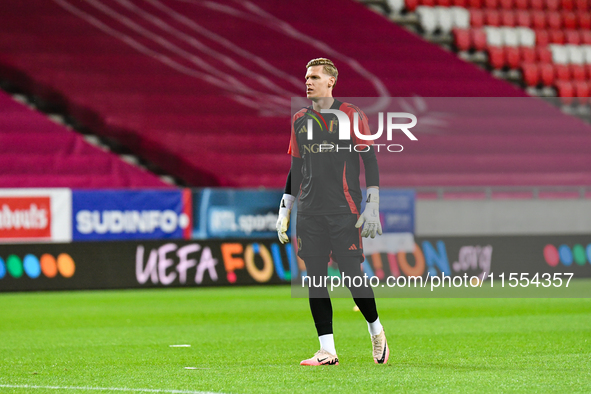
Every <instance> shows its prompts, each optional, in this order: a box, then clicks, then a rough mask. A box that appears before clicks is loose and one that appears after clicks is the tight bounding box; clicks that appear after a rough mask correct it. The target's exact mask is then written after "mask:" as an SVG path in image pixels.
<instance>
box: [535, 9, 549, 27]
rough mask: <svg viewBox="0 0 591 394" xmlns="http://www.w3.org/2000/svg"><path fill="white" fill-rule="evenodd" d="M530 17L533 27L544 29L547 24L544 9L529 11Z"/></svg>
mask: <svg viewBox="0 0 591 394" xmlns="http://www.w3.org/2000/svg"><path fill="white" fill-rule="evenodd" d="M531 19H532V27H533V28H534V29H545V28H546V26H547V23H546V13H545V12H544V11H539V10H537V11H533V12H532V13H531Z"/></svg>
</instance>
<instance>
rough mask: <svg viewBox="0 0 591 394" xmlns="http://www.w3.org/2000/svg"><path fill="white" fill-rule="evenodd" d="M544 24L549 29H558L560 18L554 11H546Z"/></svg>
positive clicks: (560, 23) (560, 24) (560, 22)
mask: <svg viewBox="0 0 591 394" xmlns="http://www.w3.org/2000/svg"><path fill="white" fill-rule="evenodd" d="M546 24H547V25H548V28H550V29H560V28H561V27H562V16H561V15H560V13H558V12H556V11H547V12H546Z"/></svg>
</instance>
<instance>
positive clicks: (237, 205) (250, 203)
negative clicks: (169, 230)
mask: <svg viewBox="0 0 591 394" xmlns="http://www.w3.org/2000/svg"><path fill="white" fill-rule="evenodd" d="M282 196H283V191H281V190H235V189H209V188H208V189H201V190H194V191H193V206H194V207H195V209H194V219H193V223H194V229H193V238H196V239H205V238H231V237H232V238H277V231H276V230H275V224H276V223H277V212H278V210H279V202H280V201H281V197H282Z"/></svg>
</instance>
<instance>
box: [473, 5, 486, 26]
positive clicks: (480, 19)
mask: <svg viewBox="0 0 591 394" xmlns="http://www.w3.org/2000/svg"><path fill="white" fill-rule="evenodd" d="M470 26H471V27H473V28H478V27H482V26H484V11H482V10H481V9H478V8H472V9H470Z"/></svg>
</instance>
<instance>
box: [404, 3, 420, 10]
mask: <svg viewBox="0 0 591 394" xmlns="http://www.w3.org/2000/svg"><path fill="white" fill-rule="evenodd" d="M404 4H405V6H406V10H407V11H409V12H414V11H415V10H416V9H417V6H418V5H419V0H404Z"/></svg>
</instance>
